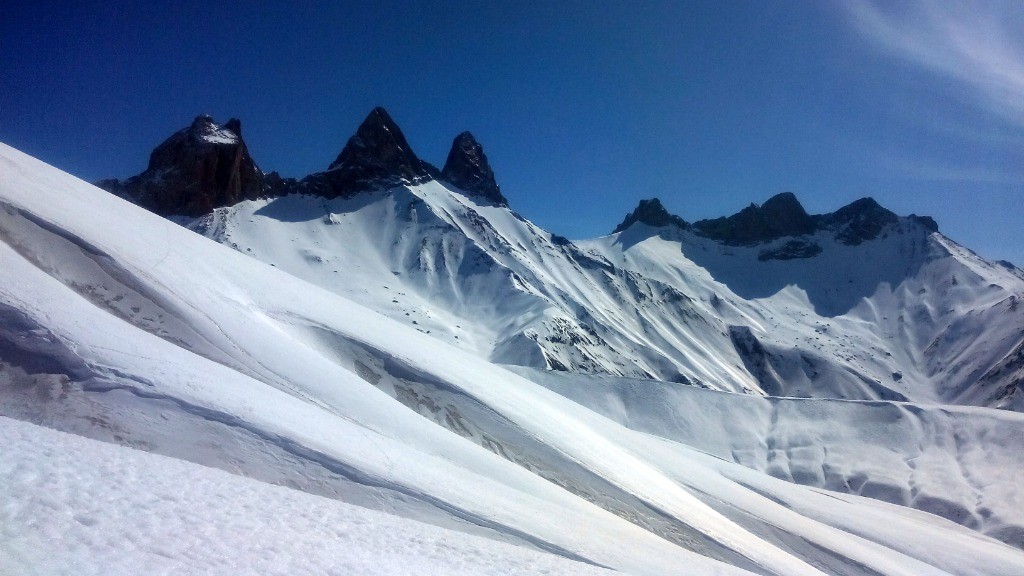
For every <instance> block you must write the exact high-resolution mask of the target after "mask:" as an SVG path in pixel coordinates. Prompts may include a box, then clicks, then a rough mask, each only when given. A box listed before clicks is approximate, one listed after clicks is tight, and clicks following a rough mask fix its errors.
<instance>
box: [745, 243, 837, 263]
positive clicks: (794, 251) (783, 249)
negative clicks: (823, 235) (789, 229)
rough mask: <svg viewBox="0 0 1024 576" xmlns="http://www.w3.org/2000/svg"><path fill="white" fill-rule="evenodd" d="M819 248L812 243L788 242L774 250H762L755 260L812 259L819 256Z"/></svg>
mask: <svg viewBox="0 0 1024 576" xmlns="http://www.w3.org/2000/svg"><path fill="white" fill-rule="evenodd" d="M821 250H822V248H821V246H819V245H818V244H815V243H814V242H805V241H803V240H790V241H789V242H786V243H785V244H783V245H782V246H779V247H778V248H775V249H774V250H764V251H762V252H761V253H760V254H758V255H757V259H758V260H760V261H762V262H764V261H766V260H796V259H798V258H813V257H815V256H817V255H818V254H821Z"/></svg>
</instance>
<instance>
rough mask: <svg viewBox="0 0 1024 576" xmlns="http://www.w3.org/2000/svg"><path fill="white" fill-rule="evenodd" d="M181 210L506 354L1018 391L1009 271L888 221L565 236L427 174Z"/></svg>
mask: <svg viewBox="0 0 1024 576" xmlns="http://www.w3.org/2000/svg"><path fill="white" fill-rule="evenodd" d="M190 227H191V228H193V229H195V230H197V231H199V232H201V233H203V234H205V235H207V236H209V237H211V238H213V239H215V240H218V241H219V242H222V243H225V244H228V245H230V246H232V247H234V248H235V249H237V250H239V251H241V252H243V253H245V254H248V255H251V256H253V257H255V258H257V259H260V260H262V261H264V262H268V263H271V264H273V265H274V266H276V267H279V268H281V269H283V270H286V271H288V272H289V273H291V274H293V275H295V276H298V277H300V278H303V279H305V280H308V281H310V282H312V283H314V284H317V285H319V286H321V287H323V288H326V289H328V290H331V291H333V292H335V293H338V294H341V295H343V296H345V297H347V298H350V299H352V300H355V301H357V302H359V303H361V304H363V305H365V306H367V307H370V308H372V309H374V310H376V311H379V312H381V313H383V314H385V315H387V316H389V317H390V318H392V319H394V320H397V321H399V322H402V323H404V324H406V325H408V326H411V327H414V328H416V329H418V330H420V331H421V332H424V333H429V334H431V335H432V336H434V337H436V338H438V339H440V340H442V341H444V342H447V343H449V344H453V345H455V346H457V347H459V348H462V349H463V350H467V351H470V352H473V353H474V354H476V355H478V356H480V357H483V358H486V359H489V360H491V361H494V362H498V363H504V364H514V365H522V366H530V367H537V368H553V369H558V370H569V371H573V372H586V373H597V374H612V375H620V376H633V377H654V378H657V379H660V380H666V381H676V382H685V383H691V384H698V385H701V386H705V387H710V388H714V389H719V390H729V391H737V392H740V391H742V392H752V393H758V394H770V395H782V396H810V397H819V398H848V399H882V400H913V401H919V402H928V403H934V402H940V403H959V404H973V405H986V406H999V407H1004V408H1019V407H1020V404H1019V403H1020V402H1021V401H1022V400H1020V399H1019V398H1020V396H1021V394H1019V393H1015V392H1014V391H1015V390H1016V384H1015V383H1017V382H1019V381H1020V380H1021V378H1022V377H1024V359H1022V358H1020V356H1021V355H1022V354H1024V329H1022V327H1024V307H1021V306H1018V304H1017V303H1018V302H1019V301H1020V299H1021V298H1024V274H1022V273H1021V271H1020V270H1017V269H1014V268H1012V267H1009V268H1008V267H1005V266H1002V265H999V264H993V263H990V262H987V261H985V260H983V259H981V258H979V257H977V256H976V255H974V254H971V253H970V252H968V251H967V250H965V249H963V248H962V247H959V246H957V245H956V244H955V243H953V242H952V241H950V240H948V239H947V238H945V237H943V236H941V235H940V234H937V233H933V232H931V231H930V230H929V229H927V228H926V227H925V226H923V225H922V224H920V223H919V222H918V221H917V220H916V219H912V218H905V219H900V220H899V221H898V222H897V223H895V224H894V225H892V226H891V227H890V229H889V230H887V231H886V232H885V233H884V234H883V235H882V236H881V237H880V238H876V239H874V240H872V241H869V242H864V243H862V244H859V245H856V246H849V245H846V244H843V243H842V242H839V241H838V240H837V239H836V238H834V237H832V236H831V235H830V233H829V232H824V231H823V232H819V233H817V234H815V235H810V236H809V237H806V238H805V239H804V241H806V242H808V243H814V244H816V245H819V246H821V247H822V253H821V254H819V255H816V256H815V257H813V258H803V259H790V260H777V259H772V260H763V259H761V258H759V256H760V255H762V254H763V253H764V252H766V251H771V250H777V249H781V248H782V247H783V246H784V245H785V244H786V242H789V241H791V240H790V239H788V238H783V239H780V240H777V241H775V242H772V243H768V244H766V245H760V246H752V247H743V246H728V245H725V244H722V243H720V242H717V241H714V240H711V239H708V238H703V237H700V236H698V235H697V234H695V233H694V232H692V231H684V230H679V229H677V228H674V227H672V226H668V227H664V228H660V229H659V228H651V227H649V226H647V225H645V224H642V223H637V224H634V225H633V226H632V227H629V228H628V229H626V230H625V231H623V232H621V233H618V234H613V235H611V236H608V237H604V238H599V239H595V240H589V241H579V242H575V243H572V242H568V241H567V240H564V239H561V238H559V237H557V236H554V235H552V234H550V233H548V232H546V231H543V230H541V229H539V228H537V227H536V226H535V225H533V224H532V223H530V222H529V221H527V220H524V219H523V218H521V217H519V216H518V215H517V214H515V213H514V212H512V211H510V210H508V209H507V208H505V207H503V206H495V205H490V204H487V203H483V204H480V203H477V202H476V201H475V200H474V199H472V198H471V197H467V196H466V195H464V194H462V193H460V192H459V191H457V190H453V189H450V188H449V187H446V185H444V184H443V183H441V182H437V181H432V182H427V183H425V184H420V185H417V186H408V187H404V186H403V187H397V188H393V189H390V190H380V191H375V192H364V193H362V194H359V195H356V196H354V197H351V198H343V199H332V200H326V199H323V198H319V197H314V196H306V195H299V194H293V195H289V196H285V197H280V198H274V199H264V200H257V201H247V202H241V203H239V204H236V205H234V206H231V207H227V208H220V209H218V210H217V211H215V212H214V213H213V214H211V215H209V216H206V217H204V218H202V219H200V220H198V221H195V222H193V223H191V224H190Z"/></svg>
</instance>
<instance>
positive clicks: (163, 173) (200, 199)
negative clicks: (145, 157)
mask: <svg viewBox="0 0 1024 576" xmlns="http://www.w3.org/2000/svg"><path fill="white" fill-rule="evenodd" d="M96 185H97V186H99V187H100V188H103V189H105V190H108V191H110V192H113V193H114V194H117V195H118V196H121V197H123V198H126V199H128V200H130V201H132V202H134V203H136V204H138V205H140V206H142V207H144V208H147V209H149V210H151V211H153V212H156V213H157V214H160V215H162V216H171V215H181V216H201V215H203V214H206V213H209V212H210V211H212V210H213V209H214V208H219V207H221V206H230V205H233V204H236V203H238V202H240V201H242V200H245V199H255V198H257V197H258V196H260V195H261V194H262V193H263V187H264V179H263V172H262V171H260V169H259V168H258V167H257V166H256V163H255V162H254V161H253V159H252V157H251V156H250V155H249V150H248V149H247V148H246V146H245V142H244V141H243V140H242V123H241V121H240V120H238V119H237V118H232V119H231V120H228V122H226V123H225V124H223V125H218V124H217V123H216V122H214V120H213V117H211V116H209V115H206V114H203V115H200V116H197V117H196V118H195V120H193V121H192V124H190V125H189V126H188V127H187V128H184V129H182V130H179V131H178V132H175V133H174V134H173V135H171V137H170V138H168V139H167V140H165V141H164V142H163V143H161V144H160V145H159V146H157V147H156V149H154V150H153V152H152V154H150V157H149V166H148V167H147V168H146V170H145V171H144V172H142V173H141V174H139V175H137V176H133V177H131V178H129V179H128V180H124V181H121V180H116V179H109V180H102V181H100V182H97V183H96Z"/></svg>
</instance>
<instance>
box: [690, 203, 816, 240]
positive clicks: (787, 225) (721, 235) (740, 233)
mask: <svg viewBox="0 0 1024 576" xmlns="http://www.w3.org/2000/svg"><path fill="white" fill-rule="evenodd" d="M693 226H694V228H695V229H696V230H697V232H698V233H699V234H701V235H702V236H707V237H709V238H714V239H715V240H720V241H722V242H725V243H726V244H734V245H745V244H757V243H760V242H768V241H770V240H775V239H776V238H782V237H783V236H799V235H801V234H810V233H811V232H814V230H815V228H816V225H815V220H814V218H813V217H811V216H810V215H809V214H807V211H806V210H804V207H803V206H802V205H801V204H800V201H799V200H797V199H796V196H795V195H793V193H792V192H783V193H781V194H777V195H775V196H772V197H771V198H769V199H768V200H767V201H766V202H765V203H764V204H763V205H761V206H758V205H757V204H751V205H750V206H747V207H746V208H744V209H743V210H740V211H739V212H737V213H736V214H733V215H732V216H727V217H722V218H715V219H713V220H701V221H699V222H695V223H694V225H693Z"/></svg>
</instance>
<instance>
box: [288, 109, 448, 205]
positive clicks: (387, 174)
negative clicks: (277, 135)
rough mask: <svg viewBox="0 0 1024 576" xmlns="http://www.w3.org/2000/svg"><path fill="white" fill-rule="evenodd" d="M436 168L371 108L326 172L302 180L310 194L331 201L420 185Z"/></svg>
mask: <svg viewBox="0 0 1024 576" xmlns="http://www.w3.org/2000/svg"><path fill="white" fill-rule="evenodd" d="M438 176H439V173H438V171H437V168H435V167H433V166H431V165H430V164H428V163H426V162H424V161H422V160H420V159H419V158H418V157H417V156H416V153H415V152H413V151H412V147H411V146H409V142H408V141H407V140H406V139H405V135H404V134H402V130H401V129H399V127H398V125H397V124H395V121H394V120H392V119H391V116H390V115H388V113H387V111H386V110H384V109H383V108H381V107H379V106H378V107H377V108H374V109H373V110H372V111H371V112H370V114H369V115H368V116H367V117H366V119H365V120H363V123H362V124H360V125H359V128H358V129H357V130H356V133H355V134H354V135H352V137H351V138H349V139H348V142H347V143H346V144H345V147H344V148H343V149H342V151H341V153H340V154H338V157H337V159H335V161H334V162H332V163H331V165H330V166H329V167H328V168H327V171H326V172H320V173H317V174H311V175H310V176H307V177H306V178H304V179H303V180H302V182H303V183H304V184H306V185H307V186H309V187H311V192H313V193H316V194H319V195H321V196H325V197H327V198H334V197H338V196H350V195H352V194H355V193H358V192H362V191H364V190H370V189H374V188H386V187H390V186H399V185H402V184H421V183H423V182H428V181H430V180H432V179H434V178H437V177H438Z"/></svg>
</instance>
